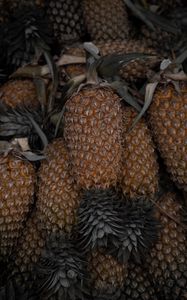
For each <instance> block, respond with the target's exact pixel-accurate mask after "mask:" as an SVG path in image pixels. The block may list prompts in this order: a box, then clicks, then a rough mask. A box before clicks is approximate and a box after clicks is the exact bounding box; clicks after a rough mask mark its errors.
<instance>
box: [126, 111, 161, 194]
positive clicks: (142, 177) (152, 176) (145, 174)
mask: <svg viewBox="0 0 187 300" xmlns="http://www.w3.org/2000/svg"><path fill="white" fill-rule="evenodd" d="M136 116H137V112H136V111H135V109H134V108H132V107H123V163H122V180H121V187H122V190H123V193H124V194H125V195H126V196H128V197H130V198H135V197H138V196H154V194H155V193H156V191H157V189H158V163H157V156H156V153H155V147H154V144H153V141H152V139H151V133H150V131H149V129H148V127H147V124H146V122H145V120H144V119H143V118H142V119H141V120H140V121H139V122H138V123H137V124H136V125H135V126H134V127H133V129H131V130H130V131H129V129H130V128H131V125H132V123H133V121H134V119H135V118H136Z"/></svg>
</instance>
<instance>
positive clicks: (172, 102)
mask: <svg viewBox="0 0 187 300" xmlns="http://www.w3.org/2000/svg"><path fill="white" fill-rule="evenodd" d="M186 107H187V85H186V83H184V82H181V83H180V93H179V92H177V91H176V89H175V87H174V85H173V84H166V85H160V86H158V88H157V89H156V91H155V93H154V97H153V100H152V104H151V106H150V108H149V111H148V114H149V123H150V126H151V129H152V134H153V137H154V140H155V142H156V144H157V147H158V150H159V151H160V154H161V156H162V158H163V160H164V163H165V165H166V167H167V170H168V172H169V173H170V174H171V176H172V179H173V181H174V182H175V183H176V184H177V185H178V186H179V187H181V188H183V189H184V190H187V159H186V154H187V143H186V132H187V122H186V120H187V109H186Z"/></svg>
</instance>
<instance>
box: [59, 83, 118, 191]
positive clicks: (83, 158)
mask: <svg viewBox="0 0 187 300" xmlns="http://www.w3.org/2000/svg"><path fill="white" fill-rule="evenodd" d="M64 124H65V125H64V137H65V141H66V144H67V148H68V151H69V154H70V160H71V165H72V174H73V176H74V178H75V180H76V182H77V184H78V185H79V186H80V187H82V188H84V189H89V188H92V187H93V188H109V187H112V186H115V185H116V183H117V181H118V179H119V175H120V168H121V153H122V148H121V126H122V113H121V105H120V98H119V97H118V95H117V94H115V93H114V92H113V91H112V90H111V89H110V88H97V87H96V88H93V89H92V88H91V89H90V88H86V89H82V90H81V91H80V92H79V93H76V94H74V95H73V96H72V97H71V98H70V99H69V100H68V101H67V103H66V105H65V113H64Z"/></svg>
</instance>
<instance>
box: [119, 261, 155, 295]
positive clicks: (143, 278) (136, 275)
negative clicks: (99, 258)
mask: <svg viewBox="0 0 187 300" xmlns="http://www.w3.org/2000/svg"><path fill="white" fill-rule="evenodd" d="M123 295H125V299H126V300H135V299H137V300H150V299H151V300H157V299H158V298H157V296H156V291H155V289H154V287H153V284H152V281H151V278H149V274H148V272H147V270H146V269H145V268H144V266H142V265H141V264H135V263H134V262H129V263H128V277H127V279H126V280H125V284H124V290H123Z"/></svg>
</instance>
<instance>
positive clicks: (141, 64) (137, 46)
mask: <svg viewBox="0 0 187 300" xmlns="http://www.w3.org/2000/svg"><path fill="white" fill-rule="evenodd" d="M95 44H96V46H97V47H98V49H99V50H100V54H101V56H105V55H110V54H126V53H133V52H135V53H146V54H150V55H152V54H153V55H155V56H156V52H155V50H153V49H152V48H148V47H147V44H146V42H143V43H142V41H139V40H132V39H129V40H128V39H126V40H123V41H120V40H115V41H106V42H102V41H101V42H97V41H96V42H95ZM66 54H69V55H74V56H77V57H84V56H85V52H84V50H83V49H81V48H78V47H77V48H69V49H67V50H66ZM155 56H153V58H152V59H151V58H150V59H149V60H146V61H143V60H136V61H132V62H130V63H129V64H127V65H125V66H123V67H122V69H121V70H120V73H119V74H120V75H121V77H122V78H124V79H125V80H127V81H135V82H136V81H139V80H142V79H145V78H146V77H147V76H148V75H149V73H150V70H151V68H154V67H155V66H156V65H157V64H158V58H156V57H155ZM65 70H66V72H67V75H69V76H70V77H74V76H77V75H80V74H83V73H85V65H84V64H70V65H67V66H66V67H65Z"/></svg>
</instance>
